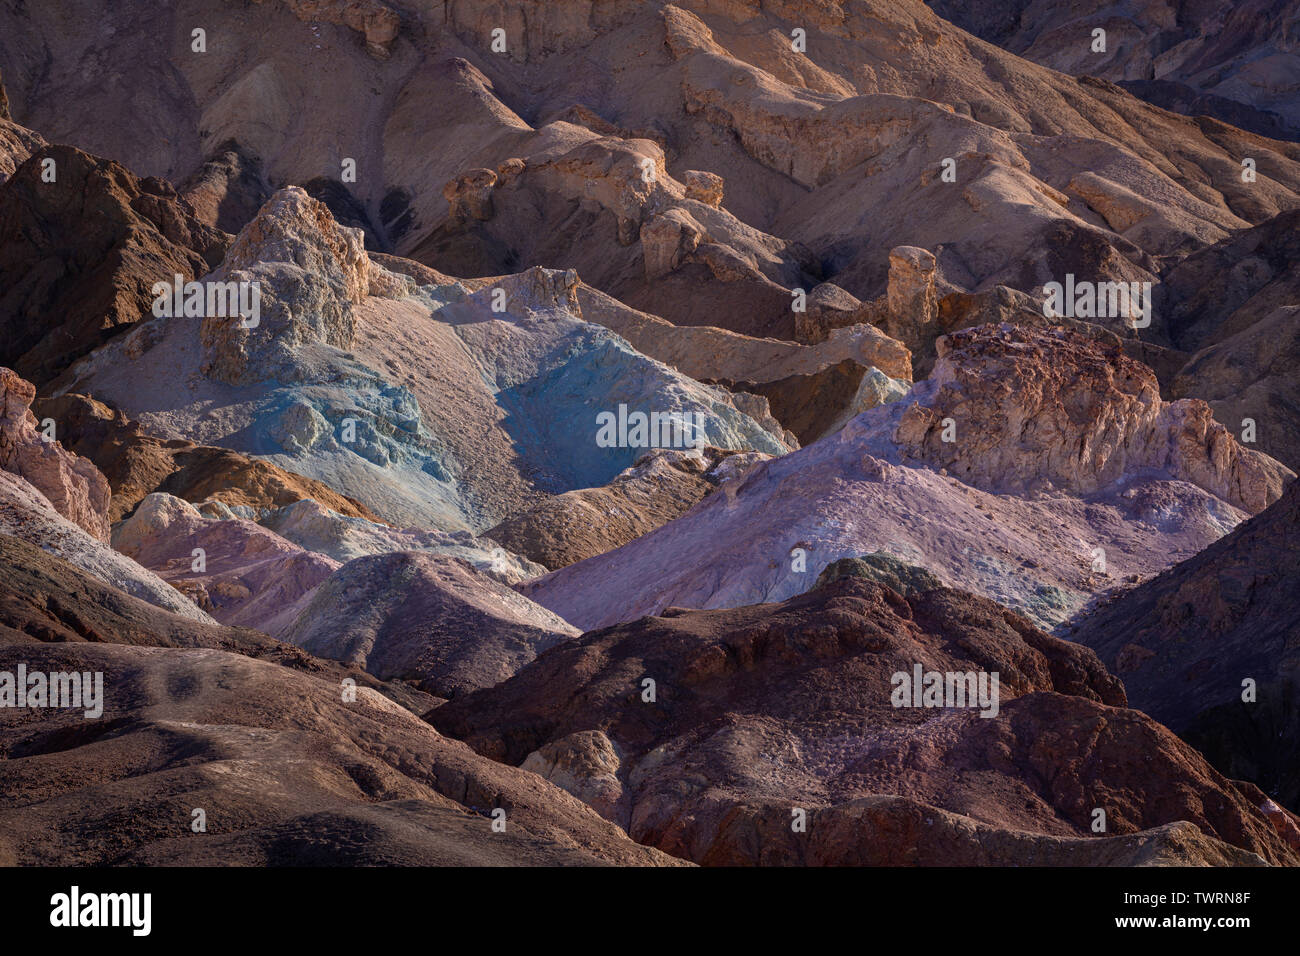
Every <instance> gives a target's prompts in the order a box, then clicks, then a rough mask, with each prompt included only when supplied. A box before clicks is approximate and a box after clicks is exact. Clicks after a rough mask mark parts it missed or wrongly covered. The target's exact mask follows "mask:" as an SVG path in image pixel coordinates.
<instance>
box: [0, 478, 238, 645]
mask: <svg viewBox="0 0 1300 956" xmlns="http://www.w3.org/2000/svg"><path fill="white" fill-rule="evenodd" d="M0 535H10V536H12V537H14V538H18V539H20V540H22V541H24V542H26V543H28V544H31V545H34V546H36V547H37V548H40V549H41V550H42V551H44V552H46V553H47V554H51V555H54V556H56V557H58V558H61V559H62V560H64V561H66V562H68V563H69V564H71V565H75V566H76V567H78V568H80V569H81V570H82V571H84V572H85V573H86V574H88V575H90V576H91V577H93V578H96V579H98V580H100V581H102V582H104V583H105V584H107V585H109V586H111V587H113V588H116V589H117V590H119V591H122V592H124V593H126V594H129V595H131V596H133V597H136V598H139V599H140V600H142V601H147V602H149V603H150V604H153V605H156V606H157V607H160V608H164V609H165V610H168V611H171V612H173V613H176V614H179V615H181V616H183V617H186V618H189V619H190V620H193V621H205V622H211V621H212V618H211V617H209V616H208V615H207V614H206V613H204V612H203V611H201V610H199V608H198V606H197V605H196V604H195V603H194V602H193V601H191V600H190V599H189V598H188V597H186V596H184V595H183V594H181V593H180V592H179V591H177V590H176V589H175V588H174V587H172V586H171V585H170V584H168V583H167V582H165V581H164V580H163V579H162V578H160V577H158V575H156V574H154V573H153V572H152V571H148V570H146V569H145V568H142V567H141V566H140V565H139V564H137V563H136V562H134V561H132V560H131V559H130V558H128V557H125V556H124V555H121V554H118V553H117V552H116V551H114V550H113V549H112V548H110V547H109V546H108V545H107V544H105V543H104V542H103V541H100V540H99V539H98V538H93V537H91V536H90V535H89V534H87V533H86V532H85V531H83V530H82V529H81V528H79V527H78V526H77V525H75V524H73V523H72V522H71V521H69V520H68V519H67V518H64V517H63V516H62V515H60V514H59V513H58V512H57V511H55V510H54V506H53V505H52V504H50V501H49V499H48V498H46V497H45V496H44V495H42V494H41V493H40V492H39V491H37V490H36V489H35V488H34V487H32V485H30V484H29V483H28V482H26V481H24V480H23V479H22V478H19V477H18V476H17V475H13V474H10V473H9V472H7V471H0Z"/></svg>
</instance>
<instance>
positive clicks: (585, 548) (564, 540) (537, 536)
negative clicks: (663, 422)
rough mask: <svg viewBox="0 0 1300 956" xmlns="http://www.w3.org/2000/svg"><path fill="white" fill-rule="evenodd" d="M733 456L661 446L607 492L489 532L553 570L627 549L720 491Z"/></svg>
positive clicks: (546, 507)
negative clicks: (722, 466) (722, 470)
mask: <svg viewBox="0 0 1300 956" xmlns="http://www.w3.org/2000/svg"><path fill="white" fill-rule="evenodd" d="M731 454H733V453H730V452H724V451H721V450H720V449H717V448H703V449H699V450H693V451H686V452H683V451H676V450H669V449H655V450H653V451H650V452H648V453H647V454H646V455H645V456H644V457H642V458H641V459H639V460H638V461H637V462H636V464H634V465H633V466H632V467H631V468H628V469H627V470H625V471H623V472H621V473H620V474H619V475H618V476H617V477H616V478H615V479H614V480H613V481H611V482H609V484H606V485H602V486H601V487H599V488H582V489H579V490H577V491H566V492H565V493H564V494H562V495H556V496H555V497H554V498H548V499H547V500H545V501H543V502H541V503H540V504H538V505H535V506H534V507H532V508H530V509H528V510H527V511H525V512H523V513H522V514H518V515H515V516H514V517H512V518H509V519H507V520H506V521H503V522H502V523H501V524H499V525H497V526H496V527H495V528H493V529H492V530H490V531H488V532H487V536H488V537H490V538H492V539H493V540H496V541H500V542H501V543H502V544H503V545H505V546H506V547H507V548H509V549H510V550H512V551H516V552H518V553H519V554H522V555H525V556H527V557H528V558H531V559H532V560H533V561H536V562H537V563H538V564H541V565H544V566H545V567H547V568H549V569H550V570H552V571H553V570H555V569H556V568H563V567H566V566H567V565H570V564H573V563H574V562H576V561H582V560H584V559H586V558H590V557H592V556H593V555H597V554H603V553H604V552H606V551H612V550H614V549H615V548H618V547H621V546H623V545H625V544H627V543H628V542H629V541H631V540H633V539H634V538H638V537H640V536H641V535H643V534H646V533H647V532H649V531H653V530H654V529H655V528H658V527H660V526H661V525H663V524H666V523H667V522H669V521H672V520H673V519H674V518H677V517H679V516H681V515H683V514H685V513H686V512H687V511H689V510H690V509H691V508H692V507H693V506H694V505H695V503H696V502H698V501H699V500H700V499H701V498H703V497H704V496H705V495H707V494H709V493H710V492H712V491H713V489H714V488H715V487H716V486H717V484H718V483H719V481H720V479H719V478H718V477H717V475H716V471H715V469H716V468H717V466H718V465H719V463H720V462H722V461H725V460H726V459H727V458H728V457H730V455H731Z"/></svg>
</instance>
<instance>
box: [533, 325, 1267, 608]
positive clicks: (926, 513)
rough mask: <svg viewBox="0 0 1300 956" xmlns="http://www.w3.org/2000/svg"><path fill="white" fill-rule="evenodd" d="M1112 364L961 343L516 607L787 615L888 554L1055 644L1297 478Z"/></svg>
mask: <svg viewBox="0 0 1300 956" xmlns="http://www.w3.org/2000/svg"><path fill="white" fill-rule="evenodd" d="M1111 348H1112V347H1111V346H1107V345H1106V344H1105V343H1104V342H1097V341H1093V340H1091V339H1089V338H1088V337H1087V336H1085V335H1082V334H1080V333H1077V332H1072V331H1068V330H1065V329H1055V330H1052V329H1032V328H1017V327H1013V326H981V327H978V328H974V329H967V330H963V331H961V332H957V333H954V334H953V335H952V336H949V337H948V338H947V339H946V340H941V348H940V353H941V356H940V360H939V363H938V364H937V365H936V367H935V371H934V373H933V375H932V376H931V378H929V379H927V380H925V381H923V382H921V383H919V384H918V385H916V386H915V387H914V388H913V389H912V391H911V392H910V393H909V394H908V395H907V396H905V397H904V398H902V399H900V400H899V401H897V402H894V403H892V404H889V405H885V406H882V407H879V408H875V409H871V410H869V411H867V412H864V413H862V414H861V415H859V416H858V417H857V418H855V419H854V420H853V421H852V422H850V423H849V424H848V425H846V426H845V427H844V429H842V430H841V431H840V432H839V433H838V434H836V435H833V436H830V437H828V438H825V439H823V440H821V441H818V442H816V443H814V444H812V445H810V446H808V447H807V448H804V449H801V450H800V451H797V452H794V453H792V454H789V455H786V456H784V457H781V458H778V459H775V460H773V461H767V462H762V463H760V464H758V465H757V466H755V467H754V468H753V469H751V470H750V471H749V472H748V473H747V474H746V475H745V476H744V478H743V479H741V480H738V481H735V482H729V483H727V484H725V485H724V486H723V487H722V489H721V490H720V491H719V492H718V493H716V494H713V495H710V496H709V497H707V498H705V499H704V500H703V501H701V502H700V503H699V504H698V505H696V506H695V507H694V508H693V509H692V510H691V511H690V512H689V513H687V514H686V515H683V516H682V517H680V518H678V519H676V520H675V521H672V522H669V523H668V524H667V525H664V526H663V527H661V528H659V529H658V530H656V531H653V532H651V533H649V534H647V535H645V536H643V537H640V538H637V539H636V540H634V541H632V542H630V543H629V544H627V545H624V546H623V547H621V548H619V549H618V550H616V551H612V552H608V553H606V554H602V555H599V556H597V557H594V558H590V559H588V560H586V561H582V562H579V563H577V564H573V565H570V566H569V567H567V568H563V569H561V570H559V571H556V572H553V573H551V574H549V575H546V576H545V577H542V578H539V579H537V580H535V581H531V582H529V583H527V584H526V585H524V586H523V587H524V590H525V593H527V594H528V595H529V596H530V597H532V598H533V599H534V600H535V601H537V602H538V603H540V604H542V605H543V606H545V607H548V608H550V609H551V610H553V611H555V612H556V613H557V614H559V615H560V616H561V617H563V618H565V619H566V620H568V621H570V622H572V623H573V624H575V625H577V626H578V627H582V628H584V629H591V628H596V627H602V626H605V625H609V624H614V623H617V622H619V621H628V620H633V619H635V618H637V617H640V616H642V615H645V614H656V613H659V612H660V611H661V610H663V609H664V608H665V607H669V606H680V607H711V608H717V607H735V606H738V605H743V604H751V603H756V602H760V601H779V600H784V599H785V598H788V597H790V596H792V595H794V594H798V593H800V592H801V591H804V590H806V589H807V588H808V587H809V586H810V585H811V584H812V582H813V580H815V578H816V575H817V573H818V572H820V571H821V569H822V568H824V567H825V566H826V565H827V564H829V563H830V562H831V561H834V560H835V559H837V558H841V557H852V556H855V555H858V554H864V553H869V552H874V551H878V550H885V551H888V552H890V553H892V554H894V555H895V556H897V557H899V558H902V559H903V560H906V561H909V562H911V563H914V564H919V565H922V566H924V567H926V568H928V569H930V570H931V571H933V572H935V573H936V574H938V576H939V577H940V579H942V580H944V581H945V582H946V583H948V584H949V585H951V586H954V587H961V588H963V589H964V590H968V591H971V592H973V593H976V594H981V595H985V596H989V597H993V598H994V599H995V600H998V601H1001V602H1002V603H1004V604H1006V605H1007V606H1009V607H1013V608H1016V609H1018V610H1021V611H1023V612H1024V613H1025V614H1027V615H1028V616H1029V617H1030V618H1031V619H1032V620H1034V621H1035V622H1036V623H1039V624H1040V625H1042V626H1044V627H1048V628H1052V627H1055V626H1057V625H1059V624H1060V623H1061V622H1063V621H1065V620H1068V619H1070V618H1073V617H1075V616H1076V615H1077V614H1078V613H1079V612H1080V611H1081V610H1082V609H1083V608H1084V607H1085V605H1086V604H1087V603H1088V602H1089V600H1090V599H1091V597H1092V596H1093V595H1095V594H1097V593H1100V592H1103V591H1106V590H1108V589H1109V588H1111V587H1114V586H1116V585H1117V584H1119V583H1120V582H1121V580H1123V579H1124V578H1125V577H1128V576H1131V575H1135V574H1136V575H1139V576H1141V575H1147V574H1151V573H1153V572H1155V571H1158V570H1160V569H1162V568H1164V567H1166V566H1167V565H1168V564H1169V563H1170V560H1171V557H1172V558H1174V559H1175V560H1176V559H1177V558H1178V557H1179V556H1187V557H1190V556H1191V555H1192V554H1194V553H1195V552H1196V551H1199V550H1200V549H1201V548H1204V547H1205V546H1206V545H1208V544H1209V543H1211V542H1212V541H1214V540H1216V539H1217V538H1219V537H1220V536H1221V535H1222V534H1223V533H1225V532H1226V531H1227V530H1229V529H1230V528H1231V527H1233V526H1234V525H1236V524H1237V522H1238V521H1240V520H1241V518H1242V517H1244V513H1245V512H1251V511H1258V510H1260V509H1262V508H1263V507H1265V506H1266V505H1267V504H1269V503H1271V502H1272V501H1274V500H1276V498H1277V497H1278V496H1279V495H1280V494H1281V493H1282V488H1283V485H1284V483H1285V482H1286V481H1287V480H1289V478H1290V476H1291V472H1290V471H1289V469H1287V468H1285V467H1284V466H1282V465H1281V464H1279V463H1278V462H1276V461H1274V460H1273V459H1271V458H1268V457H1267V456H1265V455H1262V454H1260V453H1259V452H1255V451H1250V450H1247V449H1245V448H1243V447H1242V446H1240V445H1239V444H1237V442H1236V441H1235V440H1234V438H1233V437H1232V435H1230V434H1229V433H1228V432H1227V431H1226V430H1224V429H1223V428H1222V426H1220V425H1218V424H1217V423H1215V422H1214V421H1213V420H1212V419H1211V417H1210V413H1209V409H1208V407H1207V406H1205V405H1204V403H1200V402H1175V403H1164V402H1162V401H1161V400H1160V398H1159V390H1158V386H1157V383H1156V380H1155V375H1154V373H1153V372H1151V370H1150V369H1148V368H1146V367H1145V366H1143V365H1140V364H1138V363H1136V362H1132V361H1131V360H1128V359H1126V358H1124V357H1123V356H1122V355H1121V354H1118V353H1115V354H1110V352H1109V350H1110V349H1111ZM945 436H946V437H945ZM947 438H951V439H953V440H952V441H949V440H947ZM1238 509H1241V510H1238ZM611 588H613V589H614V590H615V591H616V592H617V593H618V594H619V595H620V600H619V601H618V602H613V603H611V602H610V601H609V600H608V599H607V595H608V593H609V591H610V589H611Z"/></svg>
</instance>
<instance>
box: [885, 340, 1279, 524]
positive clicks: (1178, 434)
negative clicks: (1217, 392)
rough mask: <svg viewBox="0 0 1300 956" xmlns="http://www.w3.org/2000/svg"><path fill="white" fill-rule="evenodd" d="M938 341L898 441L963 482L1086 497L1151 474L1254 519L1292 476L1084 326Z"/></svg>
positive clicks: (908, 454)
mask: <svg viewBox="0 0 1300 956" xmlns="http://www.w3.org/2000/svg"><path fill="white" fill-rule="evenodd" d="M937 344H938V350H939V359H938V361H937V362H936V364H935V367H934V371H933V373H932V374H931V377H930V380H929V381H930V383H932V388H933V392H932V395H931V397H930V398H929V399H928V400H926V402H925V404H920V403H916V404H913V405H912V406H911V407H910V408H908V409H907V411H905V412H904V413H903V415H902V417H901V418H900V420H899V423H898V427H897V430H896V432H895V434H894V440H895V441H896V442H897V443H898V444H899V446H900V449H901V451H902V454H903V455H904V457H905V458H911V459H914V460H916V459H919V460H924V461H927V462H929V463H930V464H932V465H933V466H935V467H939V468H944V469H947V470H948V471H949V472H951V473H952V474H953V475H955V476H956V477H958V478H960V479H961V480H962V481H965V482H967V483H968V484H974V485H976V486H978V487H982V488H995V489H1006V490H1017V491H1024V490H1033V489H1035V488H1047V487H1056V488H1060V489H1063V490H1068V491H1070V492H1073V493H1088V492H1092V491H1095V490H1097V489H1098V488H1100V487H1102V486H1104V485H1107V484H1110V483H1111V482H1114V481H1117V480H1119V479H1120V478H1122V477H1124V476H1128V475H1134V474H1136V473H1139V472H1141V471H1143V470H1152V471H1156V472H1162V473H1164V474H1166V475H1167V476H1168V477H1170V478H1174V479H1178V480H1183V481H1188V482H1191V483H1192V484H1195V485H1198V486H1199V487H1201V488H1204V489H1205V490H1206V491H1209V492H1210V493H1211V494H1214V495H1216V496H1218V497H1219V498H1222V499H1223V500H1225V501H1227V502H1229V503H1231V504H1234V505H1236V506H1237V507H1239V508H1242V509H1244V510H1246V511H1248V512H1250V513H1252V514H1253V513H1255V512H1257V511H1260V510H1262V509H1263V508H1265V507H1267V506H1268V505H1269V504H1270V503H1271V502H1273V501H1276V500H1277V498H1278V497H1279V496H1280V495H1281V493H1282V488H1283V486H1284V485H1285V483H1286V482H1287V481H1288V480H1289V479H1290V478H1291V477H1292V475H1293V473H1292V472H1291V471H1290V469H1288V468H1286V467H1285V466H1284V465H1282V464H1280V463H1279V462H1277V461H1274V460H1273V459H1271V458H1269V457H1268V456H1267V455H1263V454H1260V453H1259V452H1255V451H1250V450H1247V449H1245V448H1243V447H1242V446H1241V445H1239V444H1237V442H1236V440H1235V439H1234V438H1233V437H1232V435H1231V434H1229V433H1228V431H1227V430H1226V429H1225V428H1223V426H1222V425H1219V424H1218V423H1216V422H1215V421H1214V420H1213V417H1212V415H1211V413H1210V408H1209V406H1208V405H1206V404H1205V403H1204V402H1201V401H1198V400H1193V399H1183V400H1179V401H1177V402H1173V403H1167V402H1163V401H1161V400H1160V389H1159V385H1158V383H1157V382H1156V377H1155V373H1154V372H1152V371H1151V370H1150V369H1149V368H1147V367H1146V366H1145V365H1142V364H1140V363H1138V362H1135V361H1133V360H1132V359H1129V358H1127V357H1126V356H1124V355H1123V354H1122V352H1120V351H1119V350H1118V349H1117V348H1115V347H1114V346H1113V345H1112V346H1107V345H1105V344H1104V343H1102V342H1099V341H1098V340H1096V339H1094V338H1090V337H1088V336H1086V335H1084V334H1082V333H1080V332H1075V331H1067V330H1065V329H1063V328H1061V329H1033V328H1023V327H1019V326H1009V325H1003V326H980V327H977V328H973V329H964V330H961V331H959V332H955V333H953V334H952V335H949V336H946V337H945V338H942V339H940V340H939V342H938V343H937ZM945 432H946V433H947V434H948V435H949V436H951V437H952V438H953V440H950V441H945V440H944V435H945Z"/></svg>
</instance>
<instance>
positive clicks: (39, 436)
mask: <svg viewBox="0 0 1300 956" xmlns="http://www.w3.org/2000/svg"><path fill="white" fill-rule="evenodd" d="M35 398H36V386H34V385H33V384H32V383H31V382H28V381H25V380H24V379H22V378H19V377H18V375H17V374H16V373H14V372H13V371H11V370H10V369H7V368H0V468H3V469H4V470H5V471H10V472H13V473H14V474H15V475H18V476H19V477H20V478H25V479H26V480H27V481H28V482H30V483H31V484H32V485H33V486H34V487H35V488H36V489H37V490H38V491H40V493H41V494H43V495H44V496H45V497H46V498H48V499H49V500H50V503H51V504H53V505H54V508H55V510H56V511H58V513H59V514H61V515H63V517H65V518H67V519H68V520H69V521H71V522H72V523H73V524H76V525H77V526H79V527H80V528H82V529H83V530H84V531H86V533H88V534H90V535H92V536H93V537H95V538H97V539H99V540H100V541H105V542H106V541H108V530H109V529H108V508H109V499H110V498H111V497H112V491H111V490H110V489H109V486H108V479H106V478H105V477H104V476H103V475H102V474H100V472H99V469H98V468H96V467H95V465H94V463H93V462H92V461H90V460H89V459H86V458H81V457H79V456H77V455H74V454H72V452H69V451H64V449H63V446H62V445H60V444H59V443H58V442H57V441H48V440H46V438H45V436H44V434H43V433H42V432H40V431H38V430H37V421H36V416H35V415H33V414H32V413H31V404H32V401H33V399H35ZM57 427H58V423H57V422H55V428H56V432H55V434H56V436H57Z"/></svg>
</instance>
